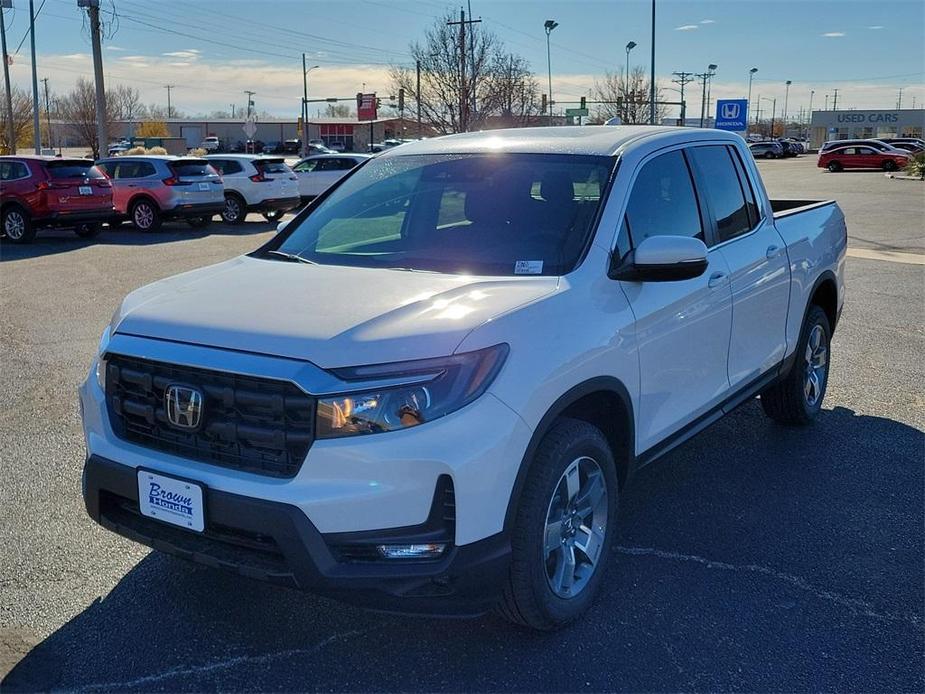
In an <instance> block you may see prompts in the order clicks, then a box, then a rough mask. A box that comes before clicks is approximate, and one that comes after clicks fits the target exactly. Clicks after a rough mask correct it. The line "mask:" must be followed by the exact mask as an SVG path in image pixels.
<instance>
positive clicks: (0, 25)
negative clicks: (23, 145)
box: [0, 0, 16, 154]
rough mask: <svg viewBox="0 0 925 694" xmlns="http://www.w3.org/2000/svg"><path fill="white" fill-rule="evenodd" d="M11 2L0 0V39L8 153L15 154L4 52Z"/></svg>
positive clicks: (7, 72) (11, 105)
mask: <svg viewBox="0 0 925 694" xmlns="http://www.w3.org/2000/svg"><path fill="white" fill-rule="evenodd" d="M12 7H13V3H12V2H11V1H9V2H8V1H7V0H0V41H2V44H3V45H2V47H3V83H4V86H5V87H6V138H7V141H8V143H9V150H10V154H16V129H15V128H14V127H13V92H12V90H11V89H10V64H9V62H8V61H9V56H8V55H7V53H6V12H5V10H8V9H12Z"/></svg>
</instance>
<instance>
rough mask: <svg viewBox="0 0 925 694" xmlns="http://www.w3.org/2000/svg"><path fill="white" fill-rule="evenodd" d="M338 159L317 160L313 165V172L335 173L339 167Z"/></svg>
mask: <svg viewBox="0 0 925 694" xmlns="http://www.w3.org/2000/svg"><path fill="white" fill-rule="evenodd" d="M339 161H340V159H319V160H318V163H317V164H315V171H337V170H338V169H339V168H340V167H339V166H338V165H337V162H339Z"/></svg>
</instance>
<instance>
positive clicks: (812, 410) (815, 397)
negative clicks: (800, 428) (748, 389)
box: [761, 305, 832, 425]
mask: <svg viewBox="0 0 925 694" xmlns="http://www.w3.org/2000/svg"><path fill="white" fill-rule="evenodd" d="M831 339H832V328H831V326H830V325H829V319H828V317H827V316H826V314H825V311H823V310H822V309H821V308H820V307H819V306H815V305H814V306H812V307H811V308H810V309H809V313H808V315H807V316H806V322H805V323H804V324H803V330H802V332H801V333H800V341H799V342H798V343H797V349H796V361H795V362H794V363H793V366H791V367H790V373H788V374H787V377H786V378H784V380H782V381H779V382H778V383H775V384H774V385H773V386H771V387H769V388H768V389H767V390H765V391H764V392H763V393H762V394H761V407H762V409H763V410H764V413H765V414H766V415H767V416H768V417H770V418H771V419H773V420H774V421H775V422H778V423H780V424H794V425H799V424H809V423H810V422H811V421H813V419H815V417H816V415H817V414H819V410H821V409H822V399H823V398H824V397H825V391H826V387H827V386H828V384H829V351H830V347H829V344H830V341H831Z"/></svg>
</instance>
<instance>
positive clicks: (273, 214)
mask: <svg viewBox="0 0 925 694" xmlns="http://www.w3.org/2000/svg"><path fill="white" fill-rule="evenodd" d="M284 214H285V212H283V211H282V210H270V211H269V212H264V213H263V218H264V219H265V220H267V221H268V222H278V221H279V220H280V219H282V217H283V215H284Z"/></svg>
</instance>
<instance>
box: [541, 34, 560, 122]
mask: <svg viewBox="0 0 925 694" xmlns="http://www.w3.org/2000/svg"><path fill="white" fill-rule="evenodd" d="M557 26H559V23H558V22H556V21H553V20H552V19H547V20H546V22H545V23H544V24H543V28H544V29H546V70H547V71H548V73H549V123H550V125H551V124H552V60H551V59H550V57H549V35H550V34H551V33H552V30H553V29H555V28H556V27H557Z"/></svg>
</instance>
